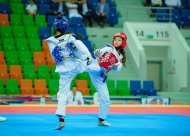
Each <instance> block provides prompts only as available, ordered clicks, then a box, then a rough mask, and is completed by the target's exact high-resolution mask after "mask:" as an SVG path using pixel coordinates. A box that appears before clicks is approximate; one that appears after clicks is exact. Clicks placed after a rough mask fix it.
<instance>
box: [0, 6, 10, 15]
mask: <svg viewBox="0 0 190 136" xmlns="http://www.w3.org/2000/svg"><path fill="white" fill-rule="evenodd" d="M0 13H3V14H10V13H11V10H10V6H9V4H0Z"/></svg>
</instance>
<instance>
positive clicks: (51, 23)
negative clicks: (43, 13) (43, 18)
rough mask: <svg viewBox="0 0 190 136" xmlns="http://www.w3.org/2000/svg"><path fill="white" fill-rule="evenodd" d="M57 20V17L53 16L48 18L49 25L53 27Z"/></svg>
mask: <svg viewBox="0 0 190 136" xmlns="http://www.w3.org/2000/svg"><path fill="white" fill-rule="evenodd" d="M55 18H56V16H52V15H49V16H47V24H48V26H49V27H52V26H53V23H54V20H55Z"/></svg>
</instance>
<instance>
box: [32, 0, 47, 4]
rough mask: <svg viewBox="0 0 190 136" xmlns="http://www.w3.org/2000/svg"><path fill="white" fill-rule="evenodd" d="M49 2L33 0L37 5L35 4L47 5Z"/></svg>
mask: <svg viewBox="0 0 190 136" xmlns="http://www.w3.org/2000/svg"><path fill="white" fill-rule="evenodd" d="M49 1H50V0H35V2H36V3H37V4H49V3H50V2H49Z"/></svg>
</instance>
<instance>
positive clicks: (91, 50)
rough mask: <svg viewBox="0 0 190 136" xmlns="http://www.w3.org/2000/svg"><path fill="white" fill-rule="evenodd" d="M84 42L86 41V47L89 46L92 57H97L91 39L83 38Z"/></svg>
mask: <svg viewBox="0 0 190 136" xmlns="http://www.w3.org/2000/svg"><path fill="white" fill-rule="evenodd" d="M82 42H83V43H84V45H86V47H87V48H88V50H89V51H90V53H91V55H92V57H93V58H94V59H95V58H96V57H95V55H94V49H93V47H92V45H91V42H90V41H89V40H83V41H82Z"/></svg>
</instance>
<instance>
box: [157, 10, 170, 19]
mask: <svg viewBox="0 0 190 136" xmlns="http://www.w3.org/2000/svg"><path fill="white" fill-rule="evenodd" d="M156 20H157V21H158V22H169V14H168V10H167V9H156Z"/></svg>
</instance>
